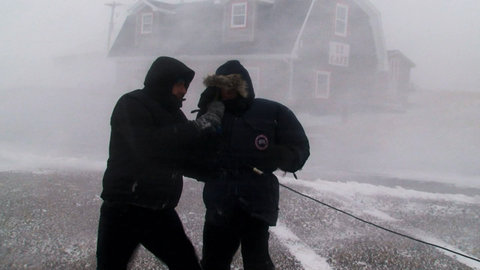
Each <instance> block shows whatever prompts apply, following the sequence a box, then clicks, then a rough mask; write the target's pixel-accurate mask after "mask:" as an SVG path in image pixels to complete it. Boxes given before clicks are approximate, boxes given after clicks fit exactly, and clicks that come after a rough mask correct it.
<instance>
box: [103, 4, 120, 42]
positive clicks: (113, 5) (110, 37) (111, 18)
mask: <svg viewBox="0 0 480 270" xmlns="http://www.w3.org/2000/svg"><path fill="white" fill-rule="evenodd" d="M121 5H122V4H120V3H117V2H115V1H113V2H111V3H106V4H105V6H109V7H110V8H111V9H112V12H111V14H110V26H109V27H108V39H107V50H109V49H110V41H111V39H112V34H113V17H114V15H115V8H116V7H117V6H121Z"/></svg>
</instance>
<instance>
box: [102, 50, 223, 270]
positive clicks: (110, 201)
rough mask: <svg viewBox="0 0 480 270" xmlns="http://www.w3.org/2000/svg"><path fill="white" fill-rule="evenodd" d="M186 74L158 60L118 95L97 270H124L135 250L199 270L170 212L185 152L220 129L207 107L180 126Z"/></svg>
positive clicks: (217, 108) (219, 109)
mask: <svg viewBox="0 0 480 270" xmlns="http://www.w3.org/2000/svg"><path fill="white" fill-rule="evenodd" d="M194 74H195V73H194V71H193V70H191V69H190V68H188V67H187V66H186V65H185V64H183V63H182V62H180V61H178V60H176V59H174V58H170V57H165V56H163V57H159V58H158V59H156V60H155V61H154V62H153V64H152V66H151V67H150V70H149V71H148V73H147V75H146V78H145V83H144V84H145V87H144V88H143V89H139V90H135V91H132V92H130V93H127V94H125V95H123V96H122V97H121V98H120V99H119V100H118V102H117V104H116V106H115V108H114V110H113V113H112V117H111V122H110V124H111V137H110V149H109V159H108V163H107V169H106V171H105V174H104V178H103V191H102V194H101V197H102V199H103V200H104V202H103V204H102V207H101V210H100V221H99V228H98V243H97V269H114V270H118V269H126V267H127V264H128V262H129V260H130V257H131V255H132V254H133V252H134V250H135V249H136V248H137V247H138V245H140V244H142V245H143V246H144V247H145V248H146V249H148V250H149V251H150V252H152V253H153V254H154V255H155V256H157V257H158V258H159V259H160V260H162V261H163V262H164V263H165V264H166V265H167V266H168V267H169V269H170V270H172V269H177V270H185V269H193V270H195V269H200V264H199V262H198V258H197V256H196V253H195V249H194V247H193V245H192V243H191V242H190V240H189V239H188V237H187V236H186V234H185V232H184V229H183V226H182V223H181V221H180V219H179V217H178V215H177V212H176V211H175V207H176V206H177V203H178V201H179V198H180V195H181V192H182V186H183V179H182V171H183V170H184V169H185V168H184V166H185V165H186V162H185V161H186V160H188V155H189V149H190V148H191V146H192V145H193V144H197V143H198V142H197V140H198V138H199V137H201V136H203V134H206V133H208V132H212V131H214V130H215V126H218V125H220V121H221V117H222V115H223V109H224V106H223V104H221V103H220V102H213V103H211V104H209V106H208V111H207V113H206V114H204V116H202V117H200V118H197V120H195V121H188V120H187V118H186V117H185V115H184V114H183V112H182V111H181V110H180V107H181V105H182V101H183V99H184V98H183V97H184V95H185V94H186V91H187V88H188V86H189V84H190V82H191V81H192V79H193V77H194Z"/></svg>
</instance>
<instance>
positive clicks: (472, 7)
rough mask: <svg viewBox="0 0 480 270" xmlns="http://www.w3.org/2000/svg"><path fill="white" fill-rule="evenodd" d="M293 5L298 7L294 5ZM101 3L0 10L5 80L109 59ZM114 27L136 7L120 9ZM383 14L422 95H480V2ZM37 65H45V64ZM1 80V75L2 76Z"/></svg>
mask: <svg viewBox="0 0 480 270" xmlns="http://www.w3.org/2000/svg"><path fill="white" fill-rule="evenodd" d="M292 1H293V0H292ZM106 2H108V1H98V0H82V1H77V0H36V1H31V0H15V1H1V2H0V13H1V16H0V33H1V35H0V57H1V59H2V63H0V70H2V72H0V74H4V76H7V75H5V74H7V73H6V72H5V71H6V70H9V71H10V72H13V73H14V74H13V75H8V78H5V77H4V78H1V77H0V79H2V81H5V80H6V79H11V78H22V77H24V74H22V73H24V72H26V71H27V67H28V66H34V67H36V66H35V65H39V63H42V62H41V61H43V60H46V59H49V58H51V56H60V55H65V54H71V53H82V52H91V51H102V50H103V51H104V50H105V48H106V43H107V32H108V22H109V18H110V9H109V7H107V6H105V5H104V3H106ZM120 2H122V3H124V4H126V5H124V6H122V7H119V8H118V13H117V17H116V19H117V21H116V27H117V28H118V27H120V26H121V24H122V23H123V17H122V16H121V15H122V14H124V13H125V10H126V9H127V7H128V6H130V5H132V4H133V3H135V0H122V1H120ZM371 2H372V3H373V4H374V5H375V6H376V8H377V9H378V10H379V11H380V12H381V14H382V20H383V28H384V32H385V39H386V45H387V49H399V50H401V51H402V52H404V53H405V54H406V55H407V56H408V57H409V58H410V59H411V60H412V61H413V62H415V64H416V65H417V67H416V68H415V69H414V71H413V80H414V82H415V83H417V84H418V85H420V86H421V87H426V88H437V89H439V88H443V89H453V90H456V89H460V90H475V91H480V49H479V48H480V16H479V14H480V1H479V0H371ZM38 60H41V61H40V62H39V61H38ZM0 76H1V75H0Z"/></svg>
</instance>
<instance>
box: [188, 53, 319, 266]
mask: <svg viewBox="0 0 480 270" xmlns="http://www.w3.org/2000/svg"><path fill="white" fill-rule="evenodd" d="M204 84H205V85H206V86H207V88H206V89H205V91H204V92H203V93H202V95H201V96H200V100H199V104H198V106H199V111H200V112H199V114H198V115H197V116H199V117H202V116H203V115H204V113H205V112H207V111H208V110H207V108H208V107H207V105H208V104H209V103H210V102H212V101H213V100H221V101H222V102H223V103H224V104H225V113H224V116H223V119H222V125H221V129H219V130H220V132H218V131H217V132H216V133H211V134H209V137H208V139H207V142H208V143H204V144H203V146H204V147H206V148H207V149H206V150H204V151H202V152H203V154H204V155H206V154H205V153H206V152H208V149H213V150H210V152H209V153H210V154H209V156H210V157H209V158H208V159H207V158H203V161H204V162H206V161H208V162H209V163H208V164H205V165H204V166H203V167H204V168H208V170H207V172H205V173H203V174H202V173H199V174H198V176H197V177H196V178H197V179H198V180H200V181H203V182H205V185H204V190H203V200H204V203H205V206H206V208H207V210H206V215H205V224H204V231H203V250H202V260H201V264H202V267H203V269H204V270H227V269H230V264H231V262H232V259H233V256H234V254H235V252H236V251H237V250H238V248H239V247H240V245H241V253H242V257H243V264H244V269H245V270H267V269H268V270H271V269H274V268H275V267H274V264H273V262H272V260H271V258H270V255H269V251H268V241H269V232H268V229H269V226H275V224H276V222H277V217H278V201H279V183H278V180H277V178H276V176H275V175H274V174H273V172H274V171H275V170H276V169H281V170H283V171H286V172H295V171H297V170H299V169H301V168H302V166H303V165H304V163H305V162H306V160H307V158H308V156H309V155H310V151H309V142H308V139H307V137H306V134H305V132H304V129H303V127H302V125H301V124H300V122H299V121H298V120H297V118H296V117H295V115H294V113H293V112H292V111H291V110H290V109H288V108H287V107H286V106H284V105H282V104H280V103H277V102H274V101H271V100H266V99H261V98H255V93H254V89H253V85H252V81H251V79H250V75H249V74H248V71H247V70H246V69H245V68H244V67H243V66H242V64H241V63H240V62H239V61H237V60H230V61H227V62H226V63H224V64H223V65H221V66H220V67H219V68H218V69H217V70H216V72H215V75H210V76H208V77H206V78H205V80H204Z"/></svg>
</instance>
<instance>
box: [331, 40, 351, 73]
mask: <svg viewBox="0 0 480 270" xmlns="http://www.w3.org/2000/svg"><path fill="white" fill-rule="evenodd" d="M349 58H350V45H348V44H345V43H340V42H330V51H329V57H328V63H329V64H330V65H334V66H341V67H348V65H349Z"/></svg>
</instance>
